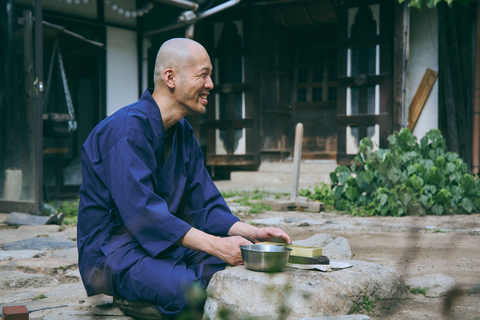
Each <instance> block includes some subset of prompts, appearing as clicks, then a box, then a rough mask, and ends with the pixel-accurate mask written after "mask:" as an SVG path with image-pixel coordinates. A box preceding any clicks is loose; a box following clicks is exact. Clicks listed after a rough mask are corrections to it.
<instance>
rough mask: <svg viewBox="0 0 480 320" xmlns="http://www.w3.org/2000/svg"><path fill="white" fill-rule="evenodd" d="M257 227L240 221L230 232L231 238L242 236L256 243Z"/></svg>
mask: <svg viewBox="0 0 480 320" xmlns="http://www.w3.org/2000/svg"><path fill="white" fill-rule="evenodd" d="M256 231H257V227H254V226H252V225H249V224H246V223H243V222H241V221H238V222H236V223H234V224H233V225H232V227H231V228H230V230H229V231H228V235H229V236H242V237H244V238H246V239H248V240H250V241H252V242H255V233H256Z"/></svg>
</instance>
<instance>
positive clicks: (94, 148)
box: [77, 39, 291, 319]
mask: <svg viewBox="0 0 480 320" xmlns="http://www.w3.org/2000/svg"><path fill="white" fill-rule="evenodd" d="M211 74H212V65H211V62H210V58H209V56H208V53H207V52H206V50H205V49H204V48H203V47H202V46H201V45H200V44H198V43H197V42H195V41H193V40H189V39H171V40H169V41H167V42H165V43H164V44H163V45H162V47H161V48H160V50H159V52H158V55H157V60H156V63H155V76H154V85H155V88H154V90H153V92H151V91H149V90H146V91H145V92H144V94H143V95H142V97H141V98H140V100H139V101H137V102H136V103H133V104H131V105H128V106H126V107H124V108H122V109H120V110H119V111H118V112H116V113H115V114H113V115H111V116H110V117H108V118H106V119H105V120H103V121H102V122H100V123H99V124H98V125H97V126H96V127H95V129H94V130H93V131H92V133H91V134H90V135H89V137H88V138H87V140H86V141H85V144H84V145H83V147H82V173H83V182H82V186H81V188H80V206H79V212H78V226H77V228H78V237H77V239H78V240H77V241H78V251H79V267H80V273H81V276H82V280H83V283H84V286H85V289H86V291H87V294H88V295H95V294H100V293H103V294H107V295H112V296H114V297H115V298H116V301H117V302H118V304H119V306H120V308H121V309H122V310H123V311H124V312H125V313H127V314H128V315H131V316H133V317H134V318H136V319H164V318H169V319H174V318H176V317H177V316H178V315H179V314H180V313H181V312H182V311H183V310H186V309H188V307H189V301H188V299H187V298H186V295H185V292H186V291H188V290H189V289H190V288H192V287H197V288H198V287H200V288H203V289H205V288H206V286H207V284H208V282H209V281H210V278H211V277H212V276H213V274H214V273H215V272H217V271H219V270H223V269H224V268H225V267H226V266H227V265H228V264H230V265H239V264H242V257H241V252H240V248H239V246H240V245H242V244H250V243H251V242H258V241H268V240H270V239H271V238H274V237H275V238H282V239H283V240H284V241H285V242H287V243H290V242H291V241H290V238H289V236H288V235H287V234H286V233H285V232H283V231H282V230H280V229H278V228H272V227H267V228H256V227H253V226H251V225H248V224H245V223H242V222H240V221H239V219H238V218H237V217H235V216H234V215H232V214H231V212H230V210H229V208H228V206H227V205H226V203H225V201H224V199H223V198H222V196H221V195H220V193H219V191H218V189H217V188H216V186H215V184H214V183H213V182H212V180H211V178H210V176H209V175H208V172H207V171H206V169H205V166H204V163H203V154H202V152H201V150H200V146H199V145H198V143H197V140H196V138H195V136H194V135H193V130H192V127H191V126H190V125H189V124H188V122H187V121H186V120H185V119H183V117H185V116H186V115H194V114H203V113H205V111H206V105H207V103H208V95H209V92H210V90H212V89H213V82H212V79H211Z"/></svg>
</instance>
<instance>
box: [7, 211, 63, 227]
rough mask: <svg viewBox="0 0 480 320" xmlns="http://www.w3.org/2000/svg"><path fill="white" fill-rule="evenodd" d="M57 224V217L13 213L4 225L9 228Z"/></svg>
mask: <svg viewBox="0 0 480 320" xmlns="http://www.w3.org/2000/svg"><path fill="white" fill-rule="evenodd" d="M56 222H57V217H56V215H54V214H52V215H50V216H40V215H33V214H28V213H20V212H12V213H10V214H9V215H8V217H7V219H5V221H4V222H3V223H5V224H7V225H9V226H41V225H45V224H54V223H56Z"/></svg>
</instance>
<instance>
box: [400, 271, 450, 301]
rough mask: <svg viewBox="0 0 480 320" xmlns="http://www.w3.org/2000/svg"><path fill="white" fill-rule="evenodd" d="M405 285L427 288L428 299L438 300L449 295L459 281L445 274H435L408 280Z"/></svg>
mask: <svg viewBox="0 0 480 320" xmlns="http://www.w3.org/2000/svg"><path fill="white" fill-rule="evenodd" d="M405 284H406V285H408V286H410V287H411V288H421V289H424V288H426V290H427V292H426V294H425V296H426V297H428V298H438V297H442V296H445V295H447V293H448V292H449V291H450V290H452V289H453V288H455V286H457V281H455V279H453V278H451V277H448V276H446V275H444V274H443V273H435V274H428V275H425V276H419V277H411V278H406V279H405Z"/></svg>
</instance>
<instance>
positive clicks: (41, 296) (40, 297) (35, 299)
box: [32, 293, 47, 301]
mask: <svg viewBox="0 0 480 320" xmlns="http://www.w3.org/2000/svg"><path fill="white" fill-rule="evenodd" d="M46 297H47V296H46V295H44V294H43V293H42V294H41V295H38V296H36V297H34V298H33V299H32V301H37V300H41V299H45V298H46Z"/></svg>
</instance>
